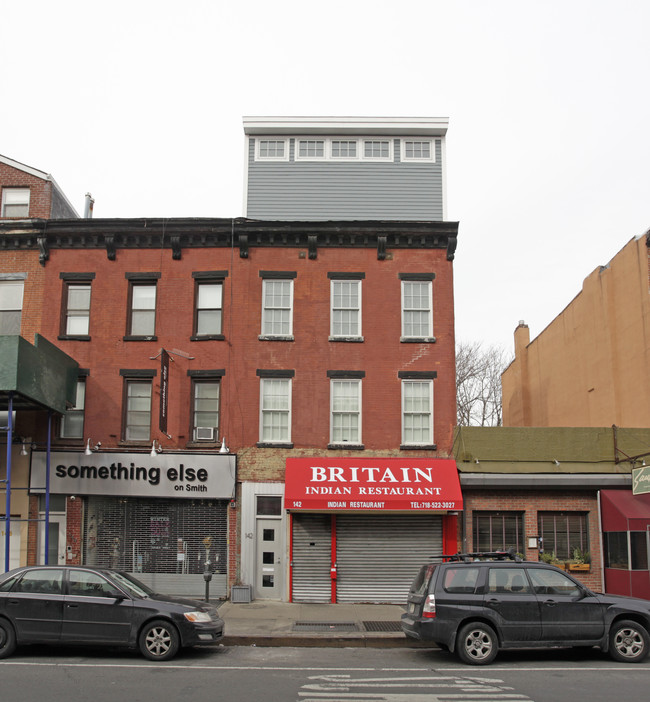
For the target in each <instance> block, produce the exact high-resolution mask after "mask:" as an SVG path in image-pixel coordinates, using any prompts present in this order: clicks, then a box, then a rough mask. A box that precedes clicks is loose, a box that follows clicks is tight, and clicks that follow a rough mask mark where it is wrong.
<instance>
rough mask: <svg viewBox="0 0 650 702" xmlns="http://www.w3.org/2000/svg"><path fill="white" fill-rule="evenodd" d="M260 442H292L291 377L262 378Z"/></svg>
mask: <svg viewBox="0 0 650 702" xmlns="http://www.w3.org/2000/svg"><path fill="white" fill-rule="evenodd" d="M260 442H262V443H272V444H277V443H281V444H285V443H290V442H291V378H261V382H260Z"/></svg>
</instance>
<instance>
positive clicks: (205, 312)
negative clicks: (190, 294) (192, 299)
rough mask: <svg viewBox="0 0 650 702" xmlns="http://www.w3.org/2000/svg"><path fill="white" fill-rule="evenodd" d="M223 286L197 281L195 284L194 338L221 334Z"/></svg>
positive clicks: (218, 283) (217, 283)
mask: <svg viewBox="0 0 650 702" xmlns="http://www.w3.org/2000/svg"><path fill="white" fill-rule="evenodd" d="M222 310H223V284H222V283H221V282H214V281H212V282H208V281H199V282H197V284H196V316H195V323H194V336H214V335H216V334H221V329H222Z"/></svg>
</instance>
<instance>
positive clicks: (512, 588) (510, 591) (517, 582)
mask: <svg viewBox="0 0 650 702" xmlns="http://www.w3.org/2000/svg"><path fill="white" fill-rule="evenodd" d="M488 592H489V593H499V594H505V595H530V594H531V588H530V585H529V584H528V578H527V577H526V571H525V570H524V569H523V568H516V567H512V568H490V571H489V573H488Z"/></svg>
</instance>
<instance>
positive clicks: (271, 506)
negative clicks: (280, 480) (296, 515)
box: [255, 495, 282, 517]
mask: <svg viewBox="0 0 650 702" xmlns="http://www.w3.org/2000/svg"><path fill="white" fill-rule="evenodd" d="M255 500H256V503H257V508H256V510H255V514H256V515H257V516H258V517H281V516H282V497H280V495H257V496H256V498H255Z"/></svg>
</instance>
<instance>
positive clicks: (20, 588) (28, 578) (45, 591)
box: [13, 569, 63, 595]
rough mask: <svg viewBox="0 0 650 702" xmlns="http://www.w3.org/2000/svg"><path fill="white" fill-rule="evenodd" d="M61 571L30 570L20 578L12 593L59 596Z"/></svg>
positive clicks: (61, 579) (61, 578)
mask: <svg viewBox="0 0 650 702" xmlns="http://www.w3.org/2000/svg"><path fill="white" fill-rule="evenodd" d="M62 584H63V571H62V570H58V569H49V570H30V571H28V572H27V573H25V575H23V577H22V578H21V580H20V582H19V583H18V585H17V586H16V587H14V588H13V592H30V593H38V594H39V595H60V594H61V590H62Z"/></svg>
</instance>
